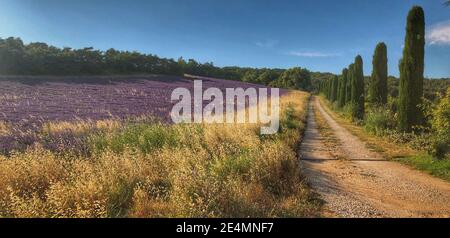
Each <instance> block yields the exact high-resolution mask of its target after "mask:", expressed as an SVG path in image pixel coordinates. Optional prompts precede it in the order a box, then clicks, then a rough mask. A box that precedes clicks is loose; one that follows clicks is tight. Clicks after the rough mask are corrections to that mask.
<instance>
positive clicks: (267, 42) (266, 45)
mask: <svg viewBox="0 0 450 238" xmlns="http://www.w3.org/2000/svg"><path fill="white" fill-rule="evenodd" d="M255 44H256V45H257V46H259V47H261V48H273V47H274V46H276V45H278V41H277V40H265V41H258V42H256V43H255Z"/></svg>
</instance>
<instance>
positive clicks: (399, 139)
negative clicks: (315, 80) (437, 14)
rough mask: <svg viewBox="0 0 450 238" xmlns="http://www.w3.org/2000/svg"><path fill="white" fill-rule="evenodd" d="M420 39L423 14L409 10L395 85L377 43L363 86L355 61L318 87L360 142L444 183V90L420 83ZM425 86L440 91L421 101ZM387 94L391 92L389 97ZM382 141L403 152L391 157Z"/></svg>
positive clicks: (448, 131)
mask: <svg viewBox="0 0 450 238" xmlns="http://www.w3.org/2000/svg"><path fill="white" fill-rule="evenodd" d="M424 36H425V23H424V12H423V10H422V8H421V7H418V6H415V7H413V8H412V9H411V11H410V12H409V15H408V19H407V27H406V37H405V47H404V49H403V58H402V60H401V61H400V64H399V68H400V80H399V83H398V84H397V85H392V84H391V83H390V82H389V81H390V80H389V77H388V68H387V61H388V57H387V47H386V45H385V44H384V43H379V44H378V45H377V47H376V49H375V53H374V56H373V61H372V64H373V71H372V76H371V77H370V79H369V80H368V82H367V81H366V82H367V83H366V85H365V84H364V81H365V80H364V76H363V75H364V74H363V71H362V59H361V57H360V56H357V57H356V58H355V62H354V63H353V64H351V65H350V66H349V67H348V69H344V70H343V73H342V75H341V76H340V78H339V79H337V78H331V79H328V80H324V81H322V82H321V83H320V84H319V86H318V87H319V91H320V93H321V94H322V95H323V96H324V98H326V99H327V101H328V106H329V108H332V109H334V111H337V112H338V114H340V115H341V116H343V117H344V118H346V119H347V120H349V121H351V122H352V123H354V124H355V125H357V126H360V127H361V128H363V129H364V133H361V132H357V133H356V134H357V135H359V136H360V137H366V141H367V140H368V139H367V137H372V136H373V137H375V138H376V137H378V138H380V139H373V140H369V141H370V142H371V144H372V145H373V146H374V148H376V149H377V150H378V151H380V152H385V155H387V157H388V158H395V159H397V160H399V161H401V162H404V163H406V164H409V165H411V166H413V167H416V168H418V169H421V170H425V171H427V172H429V173H431V174H433V175H436V176H439V177H442V178H445V179H447V180H450V166H449V165H450V162H449V161H450V87H448V84H446V82H445V81H439V80H437V82H433V83H430V82H427V84H424V76H423V72H424V46H425V38H424ZM424 85H425V86H426V89H427V90H424ZM430 85H435V86H436V85H439V87H441V88H440V89H439V90H437V92H436V93H435V95H434V96H433V97H432V100H430V99H427V98H425V97H424V95H425V93H427V91H429V89H430ZM445 85H447V86H445ZM397 86H398V88H394V87H397ZM365 88H367V89H365ZM393 88H394V89H393ZM443 89H444V90H443ZM392 91H394V92H396V93H395V94H391V93H389V92H392ZM428 93H429V92H428ZM347 126H348V125H347ZM351 131H353V132H355V131H358V129H356V128H353V130H351ZM367 134H369V135H367ZM383 141H388V142H389V143H395V145H396V146H400V147H405V146H407V147H409V149H405V150H403V152H404V153H403V154H402V153H400V154H397V153H395V152H393V151H398V149H392V146H389V145H387V143H385V142H383ZM405 152H406V153H405ZM389 154H390V155H389ZM394 154H395V155H394Z"/></svg>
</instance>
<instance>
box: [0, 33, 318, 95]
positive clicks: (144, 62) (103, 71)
mask: <svg viewBox="0 0 450 238" xmlns="http://www.w3.org/2000/svg"><path fill="white" fill-rule="evenodd" d="M0 74H2V75H112V74H164V75H183V74H191V75H197V76H206V77H215V78H224V79H232V80H240V81H245V82H250V83H258V84H264V85H270V86H274V87H281V88H290V89H303V90H310V89H311V73H310V72H309V71H308V70H306V69H303V68H299V67H296V68H292V69H287V70H286V69H269V68H263V69H257V68H244V67H216V66H214V64H213V63H210V62H208V63H199V62H197V61H195V60H193V59H189V60H185V59H183V58H179V59H178V60H174V59H168V58H161V57H158V56H156V55H152V54H142V53H139V52H136V51H119V50H115V49H109V50H107V51H101V50H96V49H94V48H92V47H88V48H82V49H72V48H68V47H65V48H58V47H54V46H50V45H47V44H45V43H30V44H24V43H23V41H22V40H21V39H20V38H13V37H10V38H7V39H1V38H0Z"/></svg>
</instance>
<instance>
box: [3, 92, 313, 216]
mask: <svg viewBox="0 0 450 238" xmlns="http://www.w3.org/2000/svg"><path fill="white" fill-rule="evenodd" d="M308 98H309V95H308V94H307V93H302V92H292V93H290V94H289V95H286V96H283V97H282V99H281V111H282V119H281V129H280V133H279V134H277V135H273V136H261V135H260V134H259V125H254V124H233V125H230V124H196V125H193V124H189V125H172V126H167V125H162V124H158V123H151V122H139V121H137V122H133V123H130V122H129V123H123V124H120V123H119V122H117V123H116V122H103V123H100V124H99V123H89V124H86V125H84V124H82V123H81V122H78V123H77V124H73V125H71V124H67V123H66V124H59V125H47V126H46V128H45V130H43V131H44V132H45V133H44V134H43V136H42V137H43V138H44V139H45V138H47V139H45V141H43V142H42V143H43V144H44V145H45V143H48V141H49V139H48V138H53V137H54V136H53V135H55V134H61V133H62V132H64V133H63V134H64V136H65V137H64V138H66V137H68V135H67V134H76V136H77V137H80V138H83V139H82V140H79V141H78V140H76V141H78V142H79V143H80V144H82V145H81V146H74V147H73V148H70V149H67V153H64V152H65V151H66V150H65V149H66V147H65V146H57V147H58V149H57V150H51V149H47V148H46V147H44V146H42V145H39V144H37V145H35V146H33V147H30V148H29V149H28V150H27V151H25V152H17V153H13V154H11V155H10V156H7V157H6V156H4V157H1V156H0V216H2V217H310V216H317V214H318V211H319V209H320V202H319V201H318V200H317V199H316V198H315V197H314V195H313V194H312V193H311V192H310V191H309V189H308V188H307V186H306V185H305V184H304V181H303V178H302V174H301V171H300V169H299V164H298V163H299V161H298V159H297V155H296V151H297V146H298V143H299V142H300V140H301V135H302V132H303V130H304V127H305V117H306V111H307V110H306V107H307V101H308ZM69 132H70V133H69ZM68 141H72V140H68ZM58 145H64V144H58ZM77 148H82V151H81V152H79V151H77Z"/></svg>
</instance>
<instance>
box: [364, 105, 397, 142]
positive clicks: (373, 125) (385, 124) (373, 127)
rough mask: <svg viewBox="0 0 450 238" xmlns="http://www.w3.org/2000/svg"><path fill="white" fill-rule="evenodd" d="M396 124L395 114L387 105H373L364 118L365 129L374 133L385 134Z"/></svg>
mask: <svg viewBox="0 0 450 238" xmlns="http://www.w3.org/2000/svg"><path fill="white" fill-rule="evenodd" d="M395 126H396V123H395V118H394V114H393V113H392V111H391V110H390V109H389V108H388V107H386V106H378V107H371V108H370V109H369V110H368V112H367V115H366V117H365V119H364V129H365V130H366V131H367V132H369V133H371V134H374V135H377V136H383V135H385V134H386V131H388V130H392V129H394V128H395Z"/></svg>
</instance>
